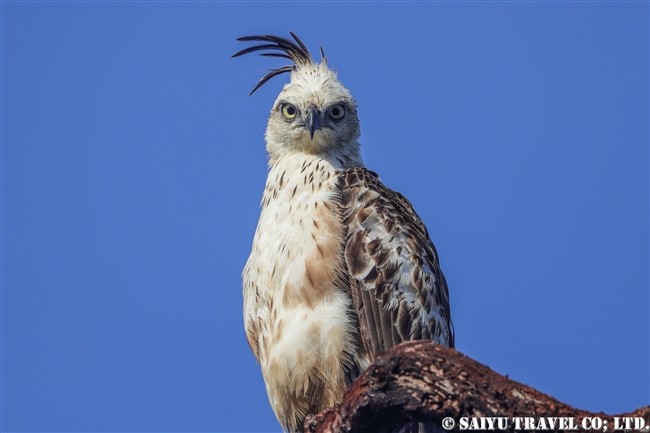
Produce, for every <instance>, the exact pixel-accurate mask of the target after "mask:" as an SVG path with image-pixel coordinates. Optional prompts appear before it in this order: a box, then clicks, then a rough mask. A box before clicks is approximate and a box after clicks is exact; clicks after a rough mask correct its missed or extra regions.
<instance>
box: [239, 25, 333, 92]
mask: <svg viewBox="0 0 650 433" xmlns="http://www.w3.org/2000/svg"><path fill="white" fill-rule="evenodd" d="M289 33H290V34H291V36H292V37H293V39H294V40H295V41H296V42H293V41H291V40H289V39H286V38H283V37H281V36H273V35H264V36H242V37H241V38H237V40H238V41H240V42H263V43H262V44H259V45H253V46H252V47H248V48H245V49H243V50H241V51H239V52H237V53H235V54H233V55H232V57H233V58H234V57H239V56H243V55H244V54H248V53H254V52H256V51H271V52H266V53H260V55H261V56H266V57H281V58H283V59H289V60H293V63H294V64H293V65H288V66H283V67H281V68H277V69H273V70H271V71H270V72H269V73H268V74H266V75H265V76H263V77H262V78H261V79H260V81H258V82H257V85H256V86H255V88H254V89H253V90H251V92H250V93H249V94H248V96H250V95H252V94H253V93H255V91H256V90H257V89H259V88H260V87H262V85H263V84H264V83H266V82H267V81H269V80H270V79H271V78H273V77H275V76H276V75H280V74H282V73H285V72H291V71H293V70H294V69H295V68H296V65H298V66H300V65H307V64H310V63H313V62H314V61H313V60H312V58H311V54H310V53H309V50H308V49H307V46H306V45H305V44H304V43H303V42H302V41H301V40H300V38H299V37H298V36H296V35H295V34H294V33H293V32H289ZM276 51H279V52H276ZM321 52H322V51H321Z"/></svg>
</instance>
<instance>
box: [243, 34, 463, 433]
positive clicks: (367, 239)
mask: <svg viewBox="0 0 650 433" xmlns="http://www.w3.org/2000/svg"><path fill="white" fill-rule="evenodd" d="M291 36H292V37H293V39H294V41H291V40H289V39H286V38H282V37H279V36H268V35H266V36H245V37H241V38H239V39H238V41H243V42H259V43H260V44H258V45H253V46H251V47H249V48H246V49H244V50H242V51H239V52H238V53H236V54H235V55H233V57H238V56H241V55H244V54H247V53H252V52H257V51H262V53H261V55H262V56H271V57H281V58H286V59H289V60H291V61H292V62H293V63H292V64H291V65H289V66H284V67H281V68H278V69H275V70H272V71H271V72H269V73H268V74H266V75H265V76H264V77H263V78H262V79H261V80H260V81H259V82H258V83H257V85H256V86H255V88H254V89H253V91H252V92H251V93H250V94H253V92H255V91H256V90H257V89H258V88H259V87H260V86H262V85H263V84H264V83H266V82H267V81H268V80H269V79H271V78H273V77H275V76H277V75H279V74H282V73H285V72H287V73H290V74H291V80H290V82H289V83H288V84H286V85H285V86H284V88H283V89H282V91H281V92H280V95H279V96H278V98H277V99H276V101H275V103H274V104H273V108H272V109H271V114H270V116H269V119H268V127H267V129H266V134H265V139H266V149H267V151H268V153H269V167H270V170H269V174H268V178H267V181H266V187H265V189H264V195H263V198H262V204H261V215H260V219H259V223H258V225H257V230H256V232H255V238H254V240H253V246H252V251H251V254H250V257H249V258H248V261H247V263H246V266H245V268H244V271H243V292H244V325H245V329H246V336H247V338H248V343H249V344H250V347H251V349H252V350H253V353H254V354H255V357H256V358H257V360H258V361H259V363H260V366H261V368H262V374H263V376H264V381H265V383H266V391H267V394H268V398H269V401H270V403H271V406H272V407H273V410H274V412H275V414H276V416H277V417H278V420H279V422H280V424H281V425H282V428H283V429H284V430H285V431H287V432H291V433H294V432H301V431H303V422H304V419H305V417H306V415H308V414H316V413H318V412H320V411H322V410H324V409H326V408H328V407H331V406H334V405H336V404H337V403H339V402H340V401H341V398H342V397H343V394H344V393H345V391H346V390H347V389H348V387H349V386H350V384H351V383H352V381H353V380H354V379H355V378H356V377H357V376H358V374H359V373H360V372H361V371H363V370H364V369H365V368H366V367H367V366H368V364H369V363H370V361H371V360H372V359H373V357H374V355H375V354H376V353H377V352H379V351H382V350H385V349H387V348H390V347H391V346H393V345H395V344H398V343H400V342H403V341H408V340H420V339H423V340H424V339H429V340H433V341H435V342H437V343H439V344H443V345H446V346H450V347H453V346H454V331H453V325H452V322H451V315H450V310H449V294H448V291H447V283H446V282H445V277H444V276H443V274H442V271H441V270H440V265H439V262H438V254H437V252H436V249H435V247H434V246H433V243H432V242H431V239H430V238H429V234H428V232H427V229H426V227H425V226H424V223H423V222H422V220H421V219H420V218H419V217H418V215H417V214H416V213H415V211H414V210H413V206H412V205H411V203H409V201H408V200H407V199H406V198H404V196H402V195H401V194H399V193H397V192H395V191H393V190H391V189H389V188H388V187H386V186H385V185H384V184H383V183H382V182H381V181H380V180H379V176H377V174H376V173H373V172H372V171H370V170H368V169H366V168H364V165H363V161H362V160H361V155H360V153H359V141H358V138H359V134H360V130H359V118H358V117H357V104H356V102H355V100H354V98H353V97H352V94H351V93H350V91H349V90H348V89H346V88H345V87H344V86H343V84H341V82H340V81H339V80H338V78H337V74H336V72H335V71H333V70H332V69H330V68H329V67H328V62H327V59H326V57H325V54H324V53H323V49H322V48H321V50H320V51H321V58H322V60H321V62H320V63H317V62H315V61H314V60H313V59H312V57H311V54H310V53H309V51H308V50H307V47H306V46H305V44H304V43H303V42H302V41H301V40H300V39H299V38H298V37H297V36H296V35H295V34H293V33H291ZM249 96H250V95H249ZM420 428H421V429H422V428H423V427H420ZM409 431H410V430H409ZM414 431H418V430H417V425H416V426H415V430H414ZM422 431H424V430H422Z"/></svg>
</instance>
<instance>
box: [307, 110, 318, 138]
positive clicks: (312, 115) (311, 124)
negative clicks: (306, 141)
mask: <svg viewBox="0 0 650 433" xmlns="http://www.w3.org/2000/svg"><path fill="white" fill-rule="evenodd" d="M305 126H306V127H307V129H309V135H310V136H311V139H312V140H313V139H314V133H315V132H316V130H317V129H320V119H319V118H318V111H316V108H315V107H309V112H308V113H307V118H306V119H305Z"/></svg>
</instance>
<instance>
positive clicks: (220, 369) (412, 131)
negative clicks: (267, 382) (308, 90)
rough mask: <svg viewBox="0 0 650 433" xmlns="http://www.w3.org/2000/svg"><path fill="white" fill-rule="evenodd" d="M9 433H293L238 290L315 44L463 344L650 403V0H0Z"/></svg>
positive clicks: (497, 361)
mask: <svg viewBox="0 0 650 433" xmlns="http://www.w3.org/2000/svg"><path fill="white" fill-rule="evenodd" d="M1 7H2V402H1V407H2V424H1V427H2V429H3V430H4V431H80V430H85V431H217V432H219V431H242V432H244V431H246V432H249V431H250V432H254V431H268V432H271V431H273V432H277V431H279V430H280V428H279V426H278V424H277V422H276V420H275V417H274V415H273V413H272V412H271V410H270V407H269V405H268V402H267V399H266V394H265V389H264V385H263V382H262V378H261V374H260V371H259V367H258V366H257V365H256V362H255V359H254V357H253V355H252V354H251V352H250V350H249V348H248V346H247V343H246V340H245V337H244V332H243V325H242V312H241V310H242V298H241V285H240V274H241V270H242V268H243V266H244V263H245V261H246V258H247V256H248V253H249V250H250V245H251V241H252V237H253V233H254V230H255V225H256V222H257V217H258V212H259V201H260V198H261V194H262V189H263V186H264V182H265V176H266V154H265V150H264V141H263V133H264V130H265V126H266V119H267V116H268V112H269V110H270V109H271V106H272V103H273V101H274V99H275V97H276V95H277V93H278V92H279V91H280V89H281V88H282V85H283V84H284V83H285V82H286V80H287V77H286V76H282V77H279V78H276V79H274V80H273V81H271V82H270V83H268V84H267V85H265V86H264V87H262V88H261V89H260V90H259V91H258V92H257V93H256V94H254V95H253V96H252V97H250V98H247V97H246V95H247V94H248V92H249V91H250V90H251V89H252V87H253V86H254V85H255V83H256V82H257V80H258V79H259V78H260V77H261V76H262V75H263V74H264V72H263V70H265V69H270V68H273V67H277V66H281V65H283V64H284V63H283V60H282V59H269V58H262V57H257V56H245V57H243V58H238V59H231V58H230V55H231V54H233V53H234V52H236V51H237V50H239V49H241V48H243V46H244V45H243V44H241V43H238V42H236V41H235V38H236V37H238V36H243V35H250V34H263V33H270V34H279V35H285V36H286V35H288V32H289V31H290V30H291V31H294V32H295V33H297V34H298V35H299V36H300V37H301V38H302V39H303V40H304V41H305V43H306V44H307V45H308V47H309V48H310V49H311V50H312V52H314V53H316V52H317V51H318V46H319V45H322V46H323V47H324V49H325V53H326V54H327V56H328V57H329V59H330V64H331V65H333V66H334V67H336V68H337V69H338V70H339V77H340V78H341V80H342V81H343V82H344V84H345V85H346V86H347V87H348V88H349V89H350V90H351V91H352V93H353V95H354V96H355V98H356V99H357V102H358V103H359V116H360V119H361V123H362V126H361V130H362V137H361V142H362V146H363V156H364V159H365V162H366V164H367V166H368V167H370V168H371V169H373V170H375V171H377V172H378V173H379V174H380V175H381V177H382V179H383V180H384V182H385V183H386V184H387V185H388V186H390V187H392V188H393V189H396V190H398V191H400V192H402V193H403V194H404V195H406V196H407V197H408V198H409V199H410V200H411V202H412V203H413V204H414V206H415V208H416V210H417V211H418V213H419V214H420V216H421V217H422V219H423V220H424V221H425V223H426V224H427V226H428V228H429V231H430V233H431V237H432V238H433V240H434V243H435V244H436V246H437V248H438V252H439V254H440V260H441V264H442V268H443V270H444V272H445V275H446V276H447V280H448V282H449V289H450V296H451V302H452V315H453V319H454V322H455V326H456V331H457V348H458V349H459V350H460V351H462V352H463V353H465V354H467V355H469V356H471V357H473V358H475V359H476V360H478V361H480V362H482V363H484V364H486V365H488V366H490V367H491V368H493V369H494V370H496V371H497V372H499V373H502V374H509V375H510V377H511V378H513V379H515V380H518V381H521V382H524V383H526V384H528V385H531V386H533V387H535V388H537V389H539V390H540V391H543V392H546V393H549V394H551V395H553V396H555V397H556V398H558V399H559V400H561V401H564V402H566V403H569V404H571V405H575V406H577V407H579V408H583V409H588V410H592V411H601V410H602V411H605V412H609V413H619V412H623V411H629V410H633V409H635V408H637V407H638V406H642V405H648V404H649V403H650V401H649V371H650V368H649V359H648V358H649V352H650V351H649V341H650V337H649V317H648V311H649V306H650V301H649V290H648V267H649V253H648V236H649V233H648V221H649V215H648V119H649V110H648V76H649V73H648V51H649V50H648V36H649V34H648V22H649V11H648V3H647V2H602V3H600V2H599V3H595V2H526V3H511V2H486V3H479V2H465V3H447V2H445V3H405V4H402V3H352V4H347V3H345V4H344V3H290V2H284V3H265V2H249V3H215V2H187V3H185V2H119V3H112V2H101V3H99V2H3V3H2V6H1Z"/></svg>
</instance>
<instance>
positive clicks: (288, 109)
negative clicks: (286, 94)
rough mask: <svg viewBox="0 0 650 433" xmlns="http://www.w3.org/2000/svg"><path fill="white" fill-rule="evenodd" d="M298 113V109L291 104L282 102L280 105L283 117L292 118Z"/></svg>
mask: <svg viewBox="0 0 650 433" xmlns="http://www.w3.org/2000/svg"><path fill="white" fill-rule="evenodd" d="M296 114H298V110H296V107H294V106H293V105H291V104H284V105H283V106H282V115H283V116H284V118H285V119H293V118H294V117H296Z"/></svg>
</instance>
